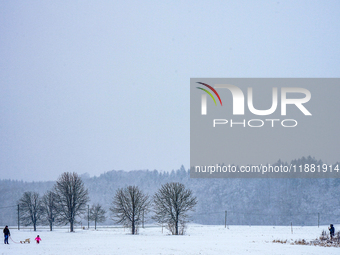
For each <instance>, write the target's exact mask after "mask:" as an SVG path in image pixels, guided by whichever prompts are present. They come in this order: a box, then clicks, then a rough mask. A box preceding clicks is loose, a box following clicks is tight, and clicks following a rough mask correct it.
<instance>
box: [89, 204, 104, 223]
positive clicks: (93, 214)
mask: <svg viewBox="0 0 340 255" xmlns="http://www.w3.org/2000/svg"><path fill="white" fill-rule="evenodd" d="M105 214H106V211H105V210H104V209H103V208H102V206H101V205H100V204H96V205H92V207H91V209H90V220H92V221H94V229H97V222H103V221H105V220H106V216H105Z"/></svg>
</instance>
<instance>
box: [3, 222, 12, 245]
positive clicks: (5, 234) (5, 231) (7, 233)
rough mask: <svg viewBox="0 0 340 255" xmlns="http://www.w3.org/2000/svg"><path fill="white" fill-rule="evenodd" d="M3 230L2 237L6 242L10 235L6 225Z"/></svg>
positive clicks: (6, 242)
mask: <svg viewBox="0 0 340 255" xmlns="http://www.w3.org/2000/svg"><path fill="white" fill-rule="evenodd" d="M3 232H4V237H5V244H8V237H9V236H11V233H10V232H9V229H8V226H6V227H5V228H4V230H3Z"/></svg>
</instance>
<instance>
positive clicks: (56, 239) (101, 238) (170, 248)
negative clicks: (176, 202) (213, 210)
mask: <svg viewBox="0 0 340 255" xmlns="http://www.w3.org/2000/svg"><path fill="white" fill-rule="evenodd" d="M339 227H340V226H339ZM323 229H324V230H327V226H320V228H318V227H293V234H292V233H291V228H290V226H285V227H284V226H279V227H277V226H276V227H272V226H229V229H225V228H224V226H203V225H190V226H189V227H188V229H187V233H186V235H184V236H172V235H169V233H168V232H167V231H166V230H165V229H164V232H163V234H162V228H161V227H150V228H145V229H140V233H139V235H135V236H133V235H131V234H129V233H128V230H125V231H124V229H122V228H100V229H98V230H96V231H95V230H94V229H90V230H81V229H76V231H75V232H74V233H70V232H68V230H67V229H57V230H55V231H53V232H50V231H48V230H47V229H44V230H39V229H38V231H37V232H33V231H31V230H28V229H23V230H20V231H18V230H16V229H15V228H14V227H13V228H10V230H11V237H12V239H13V240H14V241H15V242H18V241H20V240H25V239H26V238H30V239H31V241H32V240H34V238H35V237H36V235H40V237H41V238H42V242H41V243H40V244H39V245H37V244H35V242H31V244H16V243H13V242H12V241H11V240H10V244H9V245H4V244H1V245H0V254H1V255H7V254H15V255H21V254H32V255H33V254H34V255H38V254H44V255H46V254H77V255H78V254H79V255H87V254H89V255H94V254H124V255H130V254H134V255H135V254H148V255H152V254H176V255H177V254H183V255H184V254H185V255H190V254H203V255H210V254H258V255H263V254H289V255H292V254H299V255H302V254H308V255H312V254H315V255H319V254H328V255H329V254H339V253H340V248H329V247H327V248H326V247H313V246H304V245H291V244H280V243H273V242H272V241H273V240H277V239H279V240H286V239H287V240H288V241H289V240H294V241H295V240H298V239H306V240H312V239H315V238H317V237H319V236H320V234H321V232H322V230H323ZM335 229H336V230H337V229H338V226H335Z"/></svg>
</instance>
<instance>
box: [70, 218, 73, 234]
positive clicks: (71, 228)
mask: <svg viewBox="0 0 340 255" xmlns="http://www.w3.org/2000/svg"><path fill="white" fill-rule="evenodd" d="M70 232H73V220H72V221H70Z"/></svg>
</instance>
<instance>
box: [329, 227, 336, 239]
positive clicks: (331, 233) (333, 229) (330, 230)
mask: <svg viewBox="0 0 340 255" xmlns="http://www.w3.org/2000/svg"><path fill="white" fill-rule="evenodd" d="M328 229H329V235H330V236H331V240H332V239H333V236H334V232H335V228H334V227H333V224H331V225H329V228H328Z"/></svg>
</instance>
